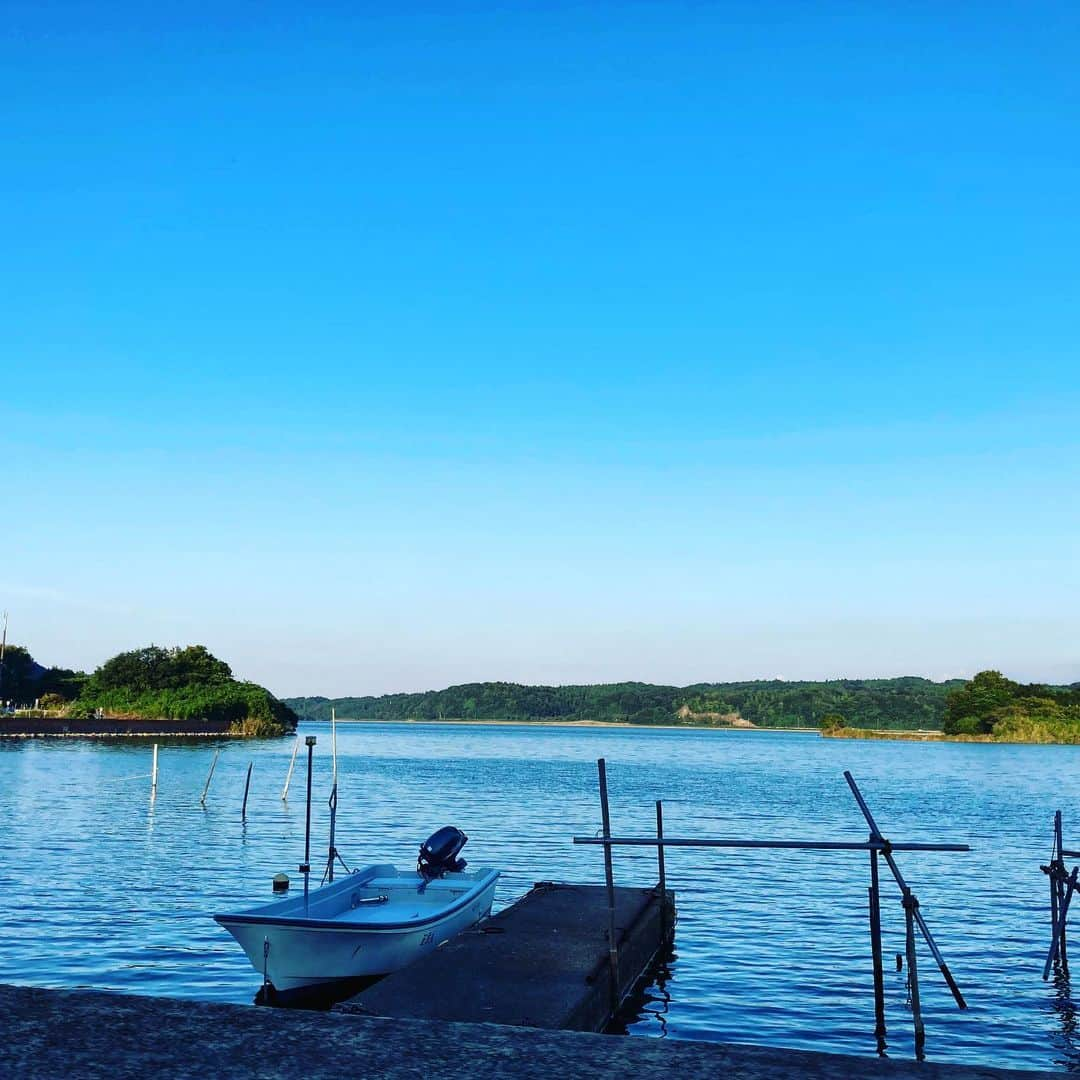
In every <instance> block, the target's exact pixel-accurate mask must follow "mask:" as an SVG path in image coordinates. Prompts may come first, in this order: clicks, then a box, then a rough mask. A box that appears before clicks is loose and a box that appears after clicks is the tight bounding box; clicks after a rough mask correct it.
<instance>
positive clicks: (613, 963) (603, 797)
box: [596, 758, 620, 1016]
mask: <svg viewBox="0 0 1080 1080" xmlns="http://www.w3.org/2000/svg"><path fill="white" fill-rule="evenodd" d="M596 768H597V772H598V773H599V774H600V820H601V824H602V827H603V835H604V839H605V840H610V839H611V814H610V812H609V809H608V790H607V763H606V762H605V761H604V759H603V758H600V759H599V760H598V761H597V762H596ZM604 881H605V882H606V884H607V902H608V962H609V966H610V968H611V1014H612V1016H614V1015H615V1013H616V1012H618V1011H619V1000H620V995H619V943H618V940H617V939H616V937H615V873H614V869H613V867H612V864H611V845H610V844H605V845H604Z"/></svg>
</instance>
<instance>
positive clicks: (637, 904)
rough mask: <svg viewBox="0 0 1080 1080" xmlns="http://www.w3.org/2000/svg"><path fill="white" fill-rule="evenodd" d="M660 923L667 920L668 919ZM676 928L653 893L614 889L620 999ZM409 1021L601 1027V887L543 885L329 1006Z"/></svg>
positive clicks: (604, 963)
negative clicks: (345, 999) (393, 971)
mask: <svg viewBox="0 0 1080 1080" xmlns="http://www.w3.org/2000/svg"><path fill="white" fill-rule="evenodd" d="M665 920H666V921H665ZM673 923H674V895H673V894H672V893H671V892H668V894H667V905H666V908H665V907H664V906H663V905H662V904H661V901H660V896H659V893H658V891H657V890H655V889H633V888H622V887H620V888H617V889H616V890H615V929H616V940H617V942H618V950H619V984H620V985H619V1000H620V1001H621V1000H622V999H623V998H625V997H626V995H627V994H629V993H630V991H631V990H632V989H633V987H634V984H635V983H636V982H637V981H638V979H639V978H640V977H641V976H642V974H643V973H644V972H645V971H646V969H647V968H648V967H649V966H650V964H651V963H652V962H653V959H654V958H655V956H656V954H657V952H658V951H659V950H660V949H661V948H662V947H663V946H664V944H665V942H666V937H667V936H668V934H669V931H666V930H665V927H668V928H670V927H671V926H672V925H673ZM336 1009H337V1010H338V1011H342V1012H360V1013H364V1014H367V1015H374V1016H390V1017H399V1018H409V1019H414V1020H443V1021H450V1022H454V1023H458V1022H461V1023H473V1024H476V1023H491V1024H510V1025H513V1026H517V1027H534V1028H547V1029H550V1030H563V1031H600V1030H602V1029H603V1028H604V1027H606V1025H607V1023H608V1021H609V1020H610V1019H611V1015H612V995H611V974H610V967H609V959H608V906H607V890H606V889H605V888H604V887H603V886H601V885H568V884H557V883H554V882H541V883H540V884H538V885H536V886H534V887H533V888H532V890H531V891H529V892H528V893H526V894H525V895H524V896H523V897H522V898H521V899H520V900H518V901H517V902H516V903H515V904H513V905H512V906H511V907H508V908H506V909H505V910H503V911H501V912H499V914H497V915H495V916H493V917H492V918H490V919H488V920H487V921H486V922H485V923H484V924H483V925H482V926H481V927H480V928H479V929H477V930H473V931H468V932H466V933H463V934H458V935H457V937H455V938H454V939H453V940H451V941H449V942H447V943H446V944H445V945H443V946H441V947H440V948H438V949H436V950H435V951H434V952H432V953H429V954H428V955H427V956H425V957H423V959H421V960H418V961H417V962H416V963H415V964H410V965H409V966H408V967H407V968H404V969H403V970H401V971H398V972H395V973H394V974H392V975H388V976H387V977H386V978H385V979H383V980H382V981H380V982H378V983H376V984H375V985H374V986H372V987H370V988H369V989H367V990H364V991H362V992H361V993H359V994H357V995H356V996H355V997H352V998H349V1000H348V1001H345V1002H342V1003H341V1004H340V1005H338V1006H336Z"/></svg>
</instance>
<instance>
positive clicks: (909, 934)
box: [904, 889, 926, 1061]
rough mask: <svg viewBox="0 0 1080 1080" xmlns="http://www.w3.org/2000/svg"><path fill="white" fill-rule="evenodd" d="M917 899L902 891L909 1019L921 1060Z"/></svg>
mask: <svg viewBox="0 0 1080 1080" xmlns="http://www.w3.org/2000/svg"><path fill="white" fill-rule="evenodd" d="M918 908H919V901H918V900H916V899H915V896H914V894H913V893H912V892H911V890H910V889H908V890H907V891H906V892H905V893H904V926H905V931H906V933H905V939H904V942H905V947H906V951H907V966H908V988H909V990H910V992H911V1019H912V1022H913V1024H914V1026H915V1057H916V1058H917V1059H918V1060H919V1061H922V1059H923V1056H924V1055H923V1049H924V1047H925V1046H926V1028H924V1027H923V1019H922V1007H921V1005H920V1002H919V967H918V958H917V957H916V955H915V912H916V911H918Z"/></svg>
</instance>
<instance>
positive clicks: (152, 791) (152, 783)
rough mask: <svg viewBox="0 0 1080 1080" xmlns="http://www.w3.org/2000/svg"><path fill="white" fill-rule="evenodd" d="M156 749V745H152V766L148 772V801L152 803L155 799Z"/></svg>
mask: <svg viewBox="0 0 1080 1080" xmlns="http://www.w3.org/2000/svg"><path fill="white" fill-rule="evenodd" d="M157 748H158V744H157V743H154V764H153V767H152V768H151V770H150V801H151V802H153V801H154V800H155V799H156V798H157Z"/></svg>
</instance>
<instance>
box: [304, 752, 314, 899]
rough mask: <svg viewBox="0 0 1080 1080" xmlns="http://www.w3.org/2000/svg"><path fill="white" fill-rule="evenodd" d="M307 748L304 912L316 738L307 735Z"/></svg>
mask: <svg viewBox="0 0 1080 1080" xmlns="http://www.w3.org/2000/svg"><path fill="white" fill-rule="evenodd" d="M304 745H305V746H306V747H307V819H306V824H305V825H304V861H303V862H302V863H301V864H300V873H301V874H303V875H304V910H305V911H307V906H308V874H310V873H311V756H312V753H313V752H314V750H315V736H314V735H306V736H305V737H304Z"/></svg>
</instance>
